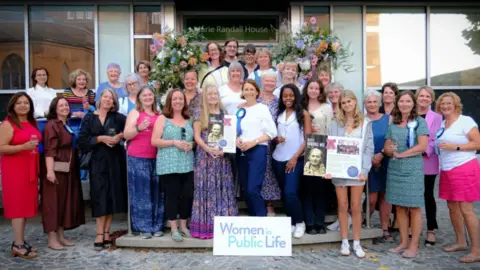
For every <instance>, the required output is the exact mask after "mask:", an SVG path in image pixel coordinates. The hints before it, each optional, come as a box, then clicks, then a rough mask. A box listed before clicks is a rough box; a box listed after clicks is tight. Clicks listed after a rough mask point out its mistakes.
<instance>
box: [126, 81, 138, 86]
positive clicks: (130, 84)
mask: <svg viewBox="0 0 480 270" xmlns="http://www.w3.org/2000/svg"><path fill="white" fill-rule="evenodd" d="M134 85H138V82H132V83H127V86H134Z"/></svg>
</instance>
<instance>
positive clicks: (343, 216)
mask: <svg viewBox="0 0 480 270" xmlns="http://www.w3.org/2000/svg"><path fill="white" fill-rule="evenodd" d="M335 190H336V193H337V202H338V221H339V222H340V235H341V237H342V239H348V192H347V191H348V188H347V187H335ZM360 224H361V223H360Z"/></svg>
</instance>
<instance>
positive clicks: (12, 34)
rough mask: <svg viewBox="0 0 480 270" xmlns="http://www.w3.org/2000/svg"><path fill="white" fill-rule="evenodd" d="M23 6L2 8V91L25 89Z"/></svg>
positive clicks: (0, 86) (0, 49)
mask: <svg viewBox="0 0 480 270" xmlns="http://www.w3.org/2000/svg"><path fill="white" fill-rule="evenodd" d="M23 17H24V10H23V6H0V63H1V64H2V65H1V70H0V72H1V74H2V75H1V76H0V89H3V90H14V89H25V62H24V60H23V58H24V55H25V39H24V33H25V32H24V24H23Z"/></svg>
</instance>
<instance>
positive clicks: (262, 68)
mask: <svg viewBox="0 0 480 270" xmlns="http://www.w3.org/2000/svg"><path fill="white" fill-rule="evenodd" d="M256 58H257V64H258V67H257V68H256V69H255V70H254V71H253V72H252V73H250V75H248V79H249V80H255V82H256V83H257V85H258V87H260V89H263V86H262V76H263V73H265V72H266V71H269V70H272V71H274V72H276V70H275V68H273V67H272V63H271V61H272V57H271V52H270V51H269V50H268V49H266V48H260V49H258V50H257V53H256Z"/></svg>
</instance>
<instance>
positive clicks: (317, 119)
mask: <svg viewBox="0 0 480 270" xmlns="http://www.w3.org/2000/svg"><path fill="white" fill-rule="evenodd" d="M308 112H309V113H310V115H311V116H313V119H312V125H315V126H317V127H319V128H320V131H318V132H315V134H318V135H328V126H329V125H330V122H332V118H333V110H332V106H331V105H329V104H328V103H323V104H320V107H318V108H317V109H316V110H313V111H308Z"/></svg>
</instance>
